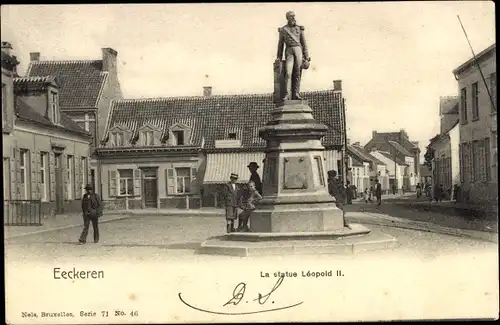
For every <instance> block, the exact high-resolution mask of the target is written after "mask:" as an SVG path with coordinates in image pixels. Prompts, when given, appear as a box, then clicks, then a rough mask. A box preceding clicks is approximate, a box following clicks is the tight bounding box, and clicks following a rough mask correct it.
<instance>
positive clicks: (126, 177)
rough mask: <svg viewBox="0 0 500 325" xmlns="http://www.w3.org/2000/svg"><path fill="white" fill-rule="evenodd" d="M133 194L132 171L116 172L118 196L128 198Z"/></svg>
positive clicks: (121, 170) (122, 170)
mask: <svg viewBox="0 0 500 325" xmlns="http://www.w3.org/2000/svg"><path fill="white" fill-rule="evenodd" d="M133 194H134V171H133V170H132V169H119V170H118V195H119V196H129V195H133Z"/></svg>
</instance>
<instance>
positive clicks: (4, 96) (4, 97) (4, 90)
mask: <svg viewBox="0 0 500 325" xmlns="http://www.w3.org/2000/svg"><path fill="white" fill-rule="evenodd" d="M6 123H7V87H6V86H5V84H2V127H4V126H5V124H6Z"/></svg>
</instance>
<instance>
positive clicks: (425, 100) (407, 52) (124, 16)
mask: <svg viewBox="0 0 500 325" xmlns="http://www.w3.org/2000/svg"><path fill="white" fill-rule="evenodd" d="M289 10H293V11H295V13H296V18H297V23H298V24H300V25H303V26H305V36H306V40H307V43H308V47H309V54H310V56H311V58H312V61H311V67H310V68H309V70H307V71H305V73H304V74H303V80H302V87H301V88H302V91H310V90H324V89H332V88H333V80H337V79H340V80H342V88H343V94H344V97H345V98H346V109H347V128H348V131H347V132H348V138H349V139H350V140H351V142H356V141H359V142H361V144H365V143H366V142H368V141H369V140H370V138H371V134H372V130H377V131H378V132H391V131H399V130H400V129H405V130H406V132H407V133H408V135H409V137H410V139H411V140H412V141H419V142H420V148H421V150H422V154H423V153H424V152H425V146H426V145H427V144H428V142H429V139H430V138H432V137H433V136H434V135H436V134H437V133H438V132H439V97H440V96H452V95H457V94H458V86H457V82H456V80H455V79H454V76H453V74H452V71H453V69H455V68H456V67H458V66H459V65H460V64H462V63H463V62H465V61H467V60H468V59H470V58H471V57H472V53H471V50H470V48H469V45H468V43H467V40H466V38H465V36H464V33H463V31H462V29H461V27H460V24H459V22H458V19H457V15H459V16H460V19H461V20H462V22H463V24H464V27H465V29H466V31H467V34H468V36H469V39H470V41H471V44H472V47H473V49H474V50H475V52H476V53H479V52H480V51H481V50H483V49H484V48H486V47H488V46H490V45H491V44H493V43H494V42H495V18H494V17H495V11H494V10H495V9H494V3H493V2H491V1H484V2H483V1H460V2H451V1H449V2H438V1H436V2H413V1H412V2H378V3H375V2H371V3H368V2H366V3H356V2H349V3H345V2H344V3H332V2H329V3H239V4H228V3H225V4H123V5H122V4H108V5H26V6H24V5H10V6H4V5H2V7H1V27H2V32H1V37H2V41H8V42H10V43H11V44H12V46H13V52H14V54H15V55H16V56H17V58H18V60H19V61H20V62H21V64H20V66H19V67H18V72H19V73H20V74H21V75H22V74H24V73H25V71H26V68H27V66H28V63H29V53H30V52H40V53H41V60H78V59H100V57H101V48H103V47H111V48H113V49H115V50H116V51H118V74H119V79H120V83H121V87H122V91H123V93H124V96H125V98H147V97H168V96H191V95H201V94H202V87H203V86H206V85H210V86H212V87H213V94H242V93H243V94H245V93H270V92H272V91H273V71H272V65H273V61H274V60H275V58H276V52H277V43H278V27H281V26H283V25H284V24H286V19H285V13H286V12H287V11H289ZM207 76H208V77H207Z"/></svg>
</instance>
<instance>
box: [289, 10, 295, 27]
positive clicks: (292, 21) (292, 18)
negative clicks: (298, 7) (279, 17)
mask: <svg viewBox="0 0 500 325" xmlns="http://www.w3.org/2000/svg"><path fill="white" fill-rule="evenodd" d="M286 20H288V24H289V25H290V26H295V24H296V23H297V21H296V20H295V13H294V12H293V11H289V12H287V13H286Z"/></svg>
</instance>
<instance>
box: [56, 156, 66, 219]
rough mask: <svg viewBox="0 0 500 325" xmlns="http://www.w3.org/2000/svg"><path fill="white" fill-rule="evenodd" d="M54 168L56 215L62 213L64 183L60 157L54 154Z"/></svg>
mask: <svg viewBox="0 0 500 325" xmlns="http://www.w3.org/2000/svg"><path fill="white" fill-rule="evenodd" d="M54 157H55V162H56V168H55V178H56V179H55V185H54V186H55V188H56V213H62V212H64V211H63V210H64V182H63V169H62V155H61V154H58V153H56V154H55V155H54Z"/></svg>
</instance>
